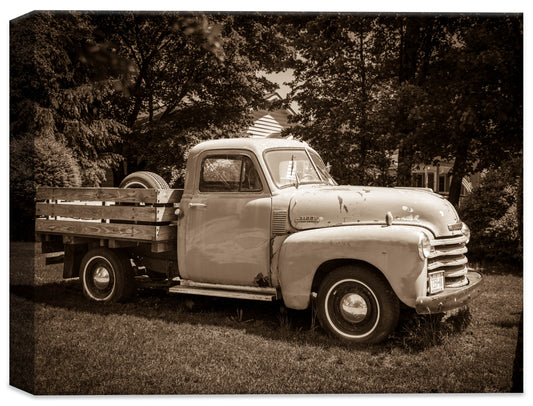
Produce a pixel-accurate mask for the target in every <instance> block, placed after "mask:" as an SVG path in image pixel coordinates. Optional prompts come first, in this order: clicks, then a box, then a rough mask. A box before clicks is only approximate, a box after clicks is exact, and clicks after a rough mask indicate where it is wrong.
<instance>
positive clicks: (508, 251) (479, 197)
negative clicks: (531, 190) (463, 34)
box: [459, 162, 523, 263]
mask: <svg viewBox="0 0 533 406" xmlns="http://www.w3.org/2000/svg"><path fill="white" fill-rule="evenodd" d="M520 176H521V174H520V173H518V175H517V165H516V164H515V163H514V162H511V163H510V164H509V165H507V166H506V167H504V168H501V169H499V170H493V171H488V172H486V173H485V174H484V175H483V177H482V180H481V183H480V185H479V187H478V188H476V189H475V190H474V191H473V192H472V194H471V195H469V196H468V197H467V198H466V199H465V200H464V202H463V203H462V205H461V207H460V210H459V211H460V214H461V218H462V220H463V221H464V222H465V223H466V224H468V225H469V227H470V229H471V232H472V237H471V241H470V244H469V247H468V249H469V251H470V255H469V256H470V259H472V260H482V259H483V260H485V259H487V260H496V261H500V262H511V263H521V262H522V244H521V223H522V222H521V218H522V210H521V204H520V203H521V199H522V195H523V193H522V189H521V184H520V182H519V179H520Z"/></svg>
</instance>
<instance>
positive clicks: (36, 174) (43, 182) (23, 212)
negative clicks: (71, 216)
mask: <svg viewBox="0 0 533 406" xmlns="http://www.w3.org/2000/svg"><path fill="white" fill-rule="evenodd" d="M80 185H81V175H80V168H79V166H78V163H77V162H76V160H75V159H74V158H73V154H72V151H71V150H70V149H69V148H67V147H66V146H65V145H64V144H63V143H61V142H58V141H56V140H55V139H53V138H52V137H49V136H39V137H36V138H34V137H33V136H26V137H24V138H19V139H17V140H13V141H12V142H11V145H10V173H9V187H10V206H11V207H10V208H11V213H10V217H11V224H10V235H11V238H12V239H24V240H27V239H33V235H34V232H33V230H34V227H33V222H34V216H35V208H34V205H35V203H34V198H35V189H36V187H37V186H57V187H75V186H80Z"/></svg>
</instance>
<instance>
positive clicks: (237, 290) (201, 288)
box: [168, 280, 278, 302]
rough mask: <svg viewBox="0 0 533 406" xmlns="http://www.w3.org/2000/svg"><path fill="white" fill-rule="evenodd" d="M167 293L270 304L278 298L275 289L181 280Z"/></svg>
mask: <svg viewBox="0 0 533 406" xmlns="http://www.w3.org/2000/svg"><path fill="white" fill-rule="evenodd" d="M168 291H169V293H183V294H188V295H201V296H214V297H227V298H233V299H248V300H261V301H266V302H272V301H274V300H276V299H277V298H278V295H277V291H276V289H275V288H260V287H255V286H237V285H217V284H213V283H200V282H193V281H187V280H182V281H181V283H180V284H179V285H175V286H172V287H170V288H169V289H168Z"/></svg>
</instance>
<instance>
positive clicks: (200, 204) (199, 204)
mask: <svg viewBox="0 0 533 406" xmlns="http://www.w3.org/2000/svg"><path fill="white" fill-rule="evenodd" d="M189 207H190V208H193V207H207V204H205V203H189Z"/></svg>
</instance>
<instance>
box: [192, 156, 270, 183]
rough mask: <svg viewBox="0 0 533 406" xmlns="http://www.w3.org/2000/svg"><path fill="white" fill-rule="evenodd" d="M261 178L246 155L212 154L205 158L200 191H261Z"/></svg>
mask: <svg viewBox="0 0 533 406" xmlns="http://www.w3.org/2000/svg"><path fill="white" fill-rule="evenodd" d="M262 190H263V185H262V184H261V179H260V178H259V174H258V173H257V171H256V169H255V167H254V164H253V162H252V160H251V159H250V158H249V157H247V156H244V155H212V156H209V157H206V158H204V160H203V161H202V168H201V172H200V192H260V191H262Z"/></svg>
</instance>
